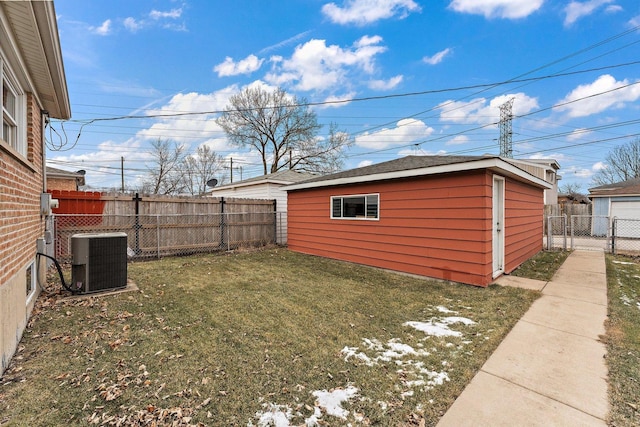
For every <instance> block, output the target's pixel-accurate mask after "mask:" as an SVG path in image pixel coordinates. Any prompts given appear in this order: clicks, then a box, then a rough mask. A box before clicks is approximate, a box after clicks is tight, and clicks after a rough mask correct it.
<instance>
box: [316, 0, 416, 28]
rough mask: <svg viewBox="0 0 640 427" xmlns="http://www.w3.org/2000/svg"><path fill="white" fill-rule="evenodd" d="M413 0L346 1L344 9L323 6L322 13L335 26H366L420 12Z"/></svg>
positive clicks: (330, 5) (336, 6) (332, 5)
mask: <svg viewBox="0 0 640 427" xmlns="http://www.w3.org/2000/svg"><path fill="white" fill-rule="evenodd" d="M420 10H421V8H420V6H419V5H418V4H417V3H416V2H414V1H413V0H345V2H344V7H340V6H338V5H336V4H335V3H327V4H325V5H324V6H322V13H323V14H324V15H325V16H327V17H328V18H329V19H330V20H331V21H332V22H333V23H335V24H342V25H344V24H355V25H366V24H370V23H373V22H376V21H379V20H381V19H388V18H393V17H398V18H399V19H404V18H406V17H407V16H408V15H409V13H411V12H420Z"/></svg>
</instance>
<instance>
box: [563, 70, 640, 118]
mask: <svg viewBox="0 0 640 427" xmlns="http://www.w3.org/2000/svg"><path fill="white" fill-rule="evenodd" d="M638 82H640V81H638ZM638 82H635V83H634V84H633V85H632V86H627V85H629V84H631V83H630V82H629V81H628V80H627V79H625V80H622V81H616V79H615V78H614V77H613V76H611V75H609V74H604V75H602V76H600V77H598V79H597V80H596V81H594V82H593V83H590V84H585V85H580V86H578V87H577V88H575V89H574V90H572V91H571V93H569V94H568V95H567V96H565V97H564V99H562V100H561V101H559V102H558V104H566V103H569V102H571V103H570V104H567V105H561V106H558V107H554V111H558V112H566V113H567V115H568V116H569V117H585V116H590V115H593V114H597V113H601V112H603V111H605V110H607V109H609V108H622V107H624V105H625V103H627V102H634V101H636V100H638V99H640V85H639V84H637V83H638ZM623 86H627V87H625V88H622V87H623ZM616 88H622V89H618V90H615V89H616ZM605 92H606V93H605ZM598 94H602V95H598ZM594 95H598V96H594ZM582 98H585V99H582ZM578 99H580V101H576V100H578ZM572 101H576V102H572Z"/></svg>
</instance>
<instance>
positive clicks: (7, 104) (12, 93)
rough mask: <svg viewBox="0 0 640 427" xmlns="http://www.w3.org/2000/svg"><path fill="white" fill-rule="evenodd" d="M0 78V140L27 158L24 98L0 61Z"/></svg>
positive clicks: (7, 69)
mask: <svg viewBox="0 0 640 427" xmlns="http://www.w3.org/2000/svg"><path fill="white" fill-rule="evenodd" d="M0 77H1V78H2V92H0V95H1V96H2V117H1V120H0V121H1V122H2V133H1V134H0V139H2V140H3V141H4V142H6V143H7V144H8V145H9V146H10V147H11V148H13V149H14V150H15V151H17V152H18V153H19V154H21V155H23V156H25V157H26V156H27V138H26V111H25V96H24V93H23V92H22V91H21V90H20V87H19V86H18V85H17V84H15V83H14V81H15V80H14V79H13V78H12V76H11V73H10V71H9V68H8V67H7V66H6V63H5V62H3V61H2V60H1V59H0Z"/></svg>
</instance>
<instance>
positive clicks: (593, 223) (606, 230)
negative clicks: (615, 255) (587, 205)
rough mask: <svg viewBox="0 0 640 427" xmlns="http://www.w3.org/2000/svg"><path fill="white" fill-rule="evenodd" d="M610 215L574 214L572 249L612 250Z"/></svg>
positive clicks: (570, 227)
mask: <svg viewBox="0 0 640 427" xmlns="http://www.w3.org/2000/svg"><path fill="white" fill-rule="evenodd" d="M609 224H610V222H609V217H608V216H603V215H573V216H572V217H571V218H570V225H569V230H570V232H571V249H572V250H573V249H582V250H604V251H605V252H611V245H610V244H611V228H610V226H609Z"/></svg>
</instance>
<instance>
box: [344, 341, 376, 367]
mask: <svg viewBox="0 0 640 427" xmlns="http://www.w3.org/2000/svg"><path fill="white" fill-rule="evenodd" d="M340 353H342V355H344V361H345V362H346V361H348V360H349V359H350V358H352V357H353V358H355V359H358V360H362V361H363V362H364V363H365V364H366V365H368V366H373V361H372V360H371V358H370V357H369V356H367V355H366V354H364V353H363V352H361V351H360V352H359V351H358V347H347V346H345V347H344V348H343V349H342V350H340Z"/></svg>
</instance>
